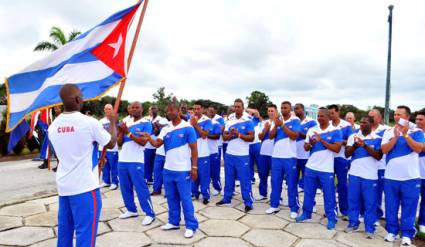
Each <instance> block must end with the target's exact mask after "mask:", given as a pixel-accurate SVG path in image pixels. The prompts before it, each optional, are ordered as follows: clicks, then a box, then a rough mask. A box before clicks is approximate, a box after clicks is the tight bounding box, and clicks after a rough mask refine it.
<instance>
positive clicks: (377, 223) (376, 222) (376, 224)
mask: <svg viewBox="0 0 425 247" xmlns="http://www.w3.org/2000/svg"><path fill="white" fill-rule="evenodd" d="M373 225H374V226H380V225H381V223H379V220H377V221H375V223H373Z"/></svg>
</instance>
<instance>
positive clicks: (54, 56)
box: [6, 1, 142, 132]
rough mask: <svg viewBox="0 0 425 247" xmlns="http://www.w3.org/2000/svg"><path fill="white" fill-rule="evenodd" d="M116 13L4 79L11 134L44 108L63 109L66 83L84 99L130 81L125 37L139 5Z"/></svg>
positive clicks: (97, 96) (139, 3)
mask: <svg viewBox="0 0 425 247" xmlns="http://www.w3.org/2000/svg"><path fill="white" fill-rule="evenodd" d="M141 3H142V1H139V2H138V3H137V4H136V5H134V6H132V7H130V8H127V9H124V10H122V11H119V12H117V13H115V14H114V15H112V16H110V17H109V18H107V19H106V20H105V21H103V22H102V23H100V24H99V25H97V26H95V27H94V28H92V29H90V30H89V31H87V32H85V33H83V34H81V35H80V36H78V37H77V38H76V39H75V40H74V41H72V42H69V43H67V44H66V45H64V46H62V47H61V48H59V49H58V50H56V51H55V52H53V53H51V54H50V55H49V56H47V57H45V58H44V59H42V60H39V61H37V62H35V63H33V64H31V65H30V66H28V67H26V68H25V69H24V70H22V71H21V72H19V73H17V74H15V75H12V76H10V77H9V78H6V93H7V96H8V113H7V114H8V116H7V131H8V132H10V131H11V130H13V129H14V128H15V127H16V126H17V125H18V124H19V123H20V122H21V121H22V120H23V119H24V118H26V116H28V115H29V114H32V113H35V112H37V111H39V110H40V109H42V108H46V107H53V106H55V105H60V104H61V103H62V102H61V99H60V97H59V91H60V89H61V87H62V86H63V85H64V84H67V83H72V84H77V85H78V87H79V88H80V89H81V91H82V93H83V97H84V100H93V99H97V98H99V97H101V96H102V95H103V94H105V93H106V92H107V91H108V90H109V89H111V88H112V87H114V86H116V85H118V84H119V83H120V81H121V80H122V79H123V78H125V77H126V72H127V66H126V65H127V64H126V63H127V56H128V55H127V54H126V51H125V44H126V38H127V32H128V30H129V27H130V25H131V23H132V21H133V18H134V16H135V14H136V11H137V10H138V8H139V6H140V5H141Z"/></svg>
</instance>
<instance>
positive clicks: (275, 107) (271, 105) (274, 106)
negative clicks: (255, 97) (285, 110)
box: [267, 104, 277, 110]
mask: <svg viewBox="0 0 425 247" xmlns="http://www.w3.org/2000/svg"><path fill="white" fill-rule="evenodd" d="M270 107H273V108H274V109H276V110H277V106H276V105H275V104H270V105H268V106H267V108H270Z"/></svg>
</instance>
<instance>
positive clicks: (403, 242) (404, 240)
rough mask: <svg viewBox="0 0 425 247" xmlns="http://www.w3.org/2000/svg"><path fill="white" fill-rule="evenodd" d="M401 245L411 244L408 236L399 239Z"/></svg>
mask: <svg viewBox="0 0 425 247" xmlns="http://www.w3.org/2000/svg"><path fill="white" fill-rule="evenodd" d="M401 245H403V246H410V245H412V240H411V239H410V238H408V237H403V238H402V239H401Z"/></svg>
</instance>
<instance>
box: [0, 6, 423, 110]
mask: <svg viewBox="0 0 425 247" xmlns="http://www.w3.org/2000/svg"><path fill="white" fill-rule="evenodd" d="M134 3H135V1H134V0H131V1H130V0H120V1H117V0H102V1H100V0H98V1H90V0H73V1H57V0H39V1H27V0H13V1H12V0H0V6H1V7H0V76H3V77H5V76H10V75H11V74H14V73H16V72H18V71H19V70H21V69H22V68H24V67H26V66H27V65H28V64H30V63H31V62H33V61H36V60H37V59H40V58H41V57H43V56H44V55H46V53H43V52H38V53H34V52H32V50H33V48H34V46H35V45H36V43H37V42H39V41H41V40H45V39H48V32H49V30H50V28H51V27H52V26H53V25H55V26H59V27H62V28H63V29H64V30H65V31H67V32H69V31H71V30H72V29H78V30H81V31H86V30H88V29H89V28H91V27H92V26H94V25H96V24H98V23H99V22H101V21H102V20H103V19H105V18H107V17H108V16H109V15H111V14H112V13H114V12H116V11H118V10H121V9H123V8H126V7H128V6H130V5H132V4H134ZM390 3H391V4H394V5H395V8H394V19H393V20H394V27H393V32H394V33H393V63H392V84H393V88H392V96H393V97H392V102H391V106H392V107H394V106H396V105H398V104H407V105H410V106H411V107H412V108H413V109H420V108H423V107H425V100H424V95H425V14H424V12H423V10H424V9H425V1H423V0H408V1H406V0H403V1H402V0H398V1H395V0H393V1H389V0H374V1H370V0H320V1H317V0H297V1H293V0H257V1H253V0H214V1H212V0H209V1H206V0H180V1H176V0H151V1H150V2H149V6H148V9H147V13H146V17H145V21H144V23H143V26H142V33H141V36H140V40H139V43H138V47H137V50H136V54H135V57H134V59H133V64H132V67H131V68H130V71H129V75H128V84H127V85H128V86H127V87H126V90H125V92H124V98H125V99H129V100H136V99H137V100H141V101H146V100H152V94H153V93H154V92H155V91H156V90H157V89H158V88H159V87H160V86H164V87H166V91H167V92H169V93H171V92H172V93H174V94H175V95H177V96H178V97H179V98H186V99H197V98H209V99H211V100H215V101H219V102H222V103H225V104H230V103H232V101H233V99H234V98H236V97H241V98H245V97H246V96H247V95H249V93H250V92H251V91H253V90H259V91H263V92H265V93H266V94H267V95H269V96H270V98H271V100H272V101H273V102H274V103H279V102H281V101H282V100H290V101H293V102H304V103H305V104H312V103H315V104H318V105H324V104H330V103H345V104H354V105H357V106H360V107H362V108H367V107H368V106H373V105H384V96H385V75H386V59H387V38H388V33H387V32H388V25H387V16H388V8H387V6H388V5H389V4H390ZM116 91H117V90H113V91H111V93H110V94H111V95H116Z"/></svg>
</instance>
